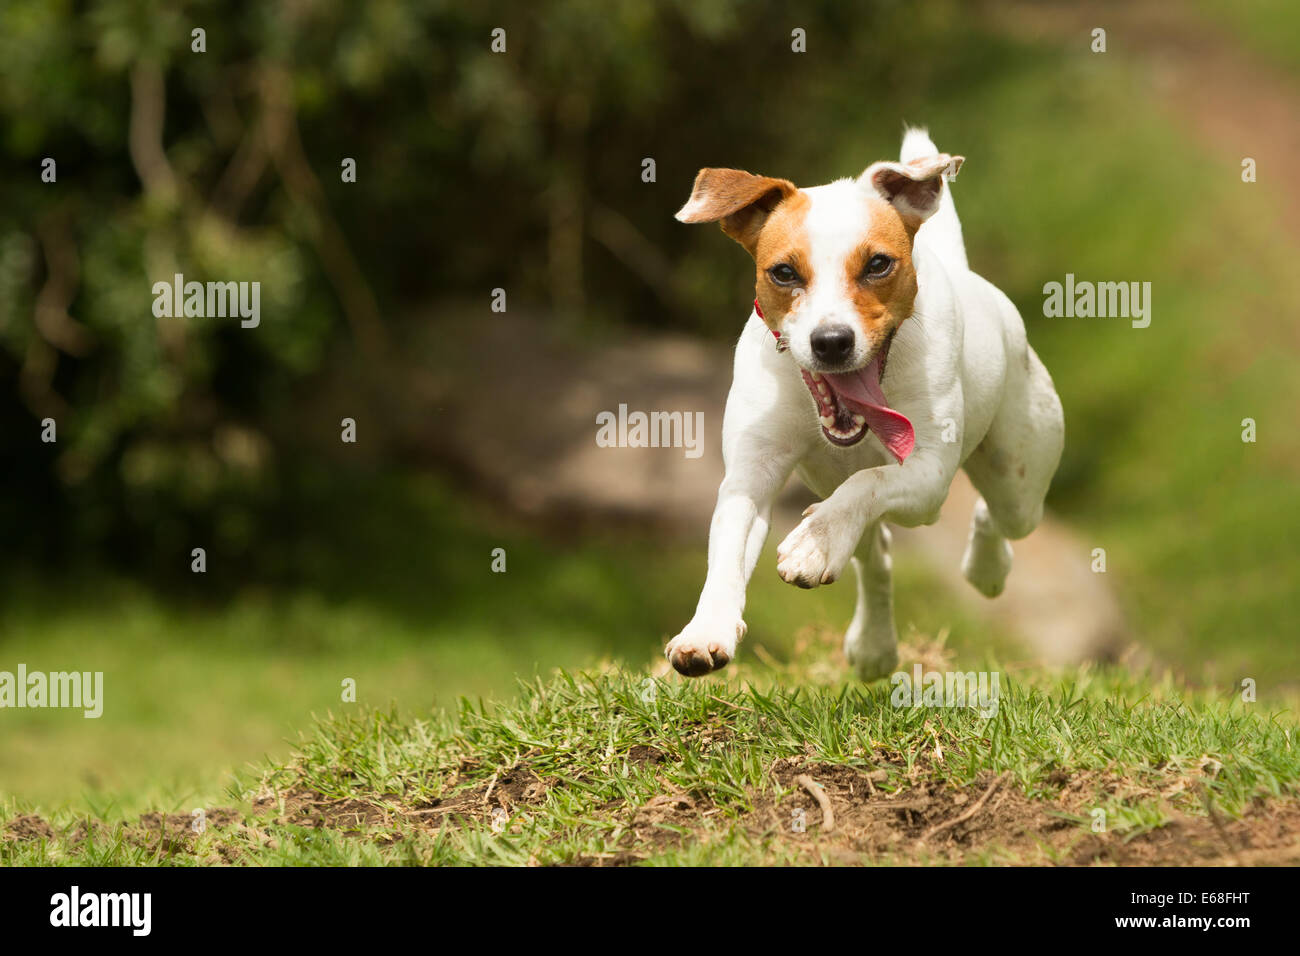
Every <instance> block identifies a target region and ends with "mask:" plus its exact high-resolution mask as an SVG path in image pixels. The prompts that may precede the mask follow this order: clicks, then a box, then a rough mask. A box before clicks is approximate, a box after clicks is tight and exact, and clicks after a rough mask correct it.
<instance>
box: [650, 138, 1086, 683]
mask: <svg viewBox="0 0 1300 956" xmlns="http://www.w3.org/2000/svg"><path fill="white" fill-rule="evenodd" d="M899 160H900V161H899V162H878V163H874V164H873V165H871V166H869V167H867V169H866V171H865V172H863V173H862V175H861V176H859V177H858V178H857V179H841V180H839V181H837V182H833V183H831V184H829V185H827V186H818V187H815V188H811V189H800V188H798V187H796V186H795V185H794V183H792V182H790V181H788V180H785V179H772V178H770V177H767V176H754V175H751V174H750V173H746V172H741V171H740V170H735V169H702V170H700V173H699V175H698V176H697V177H696V179H695V188H694V189H693V191H692V192H691V198H690V200H689V201H688V202H687V203H686V205H685V206H683V207H682V208H681V210H680V211H679V212H678V213H677V218H678V219H679V220H681V221H682V222H720V223H721V225H722V231H723V232H725V233H726V234H727V235H728V236H730V237H731V238H732V239H735V240H736V241H737V242H739V243H740V244H741V245H742V246H744V247H745V249H746V251H748V252H749V254H750V255H751V256H753V257H754V262H755V265H756V266H757V290H756V291H757V297H756V299H755V301H754V311H753V312H752V313H751V315H750V317H749V322H748V324H746V326H745V330H744V332H743V333H742V334H741V337H740V342H739V344H738V345H737V347H736V362H735V370H734V377H733V381H732V385H731V392H730V394H729V395H728V398H727V407H726V414H725V416H724V420H723V425H722V454H723V461H724V463H725V466H726V477H725V478H724V479H723V481H722V485H721V487H720V488H719V489H718V503H717V507H716V508H715V509H714V512H713V521H712V525H711V526H710V529H709V569H708V575H707V577H706V578H705V581H704V589H703V592H702V593H701V594H700V600H699V604H698V606H697V607H696V610H695V616H694V617H693V618H692V619H691V622H690V623H689V624H687V625H686V627H685V628H684V629H683V630H682V632H681V633H680V634H678V635H677V636H676V637H674V638H673V639H672V640H671V641H670V642H669V643H668V646H667V648H666V651H665V653H666V654H667V656H668V659H669V660H670V661H671V662H672V665H673V667H675V668H676V669H677V670H678V671H679V672H681V673H682V674H686V675H688V676H698V675H701V674H707V673H708V672H709V671H713V670H718V669H719V668H721V667H725V666H726V664H727V662H728V661H730V660H731V658H732V657H734V656H735V654H736V645H737V644H738V643H739V642H740V640H741V638H743V637H744V635H745V622H744V620H743V617H742V616H743V613H744V609H745V588H746V586H747V584H748V582H749V577H750V575H751V574H752V573H753V571H754V566H755V564H757V563H758V557H759V553H760V552H761V551H762V548H763V542H764V540H766V538H767V531H768V523H769V520H770V518H771V514H772V502H773V501H774V499H775V498H776V496H777V494H778V493H779V492H780V491H781V489H782V487H783V486H784V485H785V483H786V480H787V479H788V478H789V476H790V474H791V472H797V473H798V475H799V477H800V478H801V479H802V480H803V482H804V484H806V485H807V486H808V488H809V489H811V490H812V492H813V493H814V494H816V495H818V496H819V497H821V498H822V501H821V502H819V503H817V504H813V505H811V506H810V507H809V508H808V510H807V511H805V512H804V513H803V521H802V522H801V523H800V524H799V525H798V526H797V527H796V528H795V529H794V530H793V531H792V532H790V534H789V535H788V536H787V537H786V539H785V540H784V541H782V542H781V545H780V547H779V548H778V549H777V566H776V570H777V573H778V574H780V575H781V578H782V579H783V580H785V581H786V582H788V583H790V584H797V585H798V586H799V587H802V588H814V587H817V586H818V585H820V584H829V583H831V582H832V581H834V580H836V579H837V578H838V577H839V576H840V574H841V573H842V572H843V571H844V566H845V565H846V564H848V563H850V562H851V563H852V564H853V569H854V571H855V572H856V573H857V584H858V601H857V610H856V611H855V612H854V615H853V621H852V623H851V624H850V625H849V629H848V633H847V634H846V635H845V636H844V653H845V656H846V657H847V658H848V660H849V662H850V663H851V664H852V665H853V667H854V669H855V670H856V672H857V674H858V676H859V677H860V678H861V679H862V680H875V679H876V678H880V677H884V676H886V675H888V674H889V673H891V672H892V671H893V670H894V668H895V667H896V666H897V663H898V652H897V646H896V645H897V631H896V630H895V627H894V610H893V597H892V584H891V574H890V569H891V560H890V555H889V541H890V536H889V531H888V529H887V528H886V527H885V523H886V522H891V523H893V524H897V525H902V526H904V527H909V528H911V527H916V526H917V525H923V524H931V523H933V522H934V521H935V520H936V519H937V518H938V516H939V509H940V507H941V506H942V505H943V503H944V499H945V498H946V497H947V495H948V486H949V485H950V484H951V483H952V480H953V476H954V475H955V474H956V473H957V469H958V468H964V469H965V471H966V474H967V475H968V476H969V477H970V480H971V483H972V484H973V485H974V486H975V488H976V490H977V491H979V493H980V496H981V497H980V499H979V500H978V501H977V502H976V504H975V512H974V515H973V516H972V520H971V528H970V540H969V543H968V544H967V546H966V553H965V556H964V557H963V558H962V572H963V573H964V575H965V577H966V579H967V580H968V581H970V583H971V584H973V585H974V586H975V588H976V589H977V590H979V591H980V592H981V593H983V594H985V595H987V596H989V597H995V596H996V595H998V594H1000V593H1001V592H1002V588H1003V586H1004V584H1005V582H1006V577H1007V572H1008V571H1010V570H1011V545H1010V544H1008V543H1007V541H1008V539H1018V538H1023V537H1024V536H1026V535H1027V534H1029V533H1030V532H1031V531H1033V530H1034V527H1035V526H1036V525H1037V524H1038V522H1039V519H1040V518H1041V517H1042V514H1043V498H1044V496H1045V495H1046V494H1047V488H1048V485H1049V484H1050V483H1051V480H1052V475H1053V474H1054V473H1055V471H1056V466H1057V464H1058V462H1059V461H1060V457H1061V448H1062V445H1063V443H1064V434H1065V424H1064V419H1063V416H1062V413H1061V402H1060V399H1059V398H1058V397H1057V395H1056V390H1055V388H1054V387H1053V385H1052V379H1051V376H1050V375H1048V373H1047V369H1046V368H1044V367H1043V363H1042V362H1041V361H1039V359H1038V356H1037V355H1035V354H1034V350H1033V349H1032V348H1030V347H1029V343H1028V342H1027V341H1026V338H1025V326H1024V323H1023V322H1022V321H1021V318H1020V314H1019V313H1018V312H1017V311H1016V307H1015V306H1014V305H1012V304H1011V300H1010V299H1008V298H1007V297H1006V296H1005V295H1004V294H1003V293H1002V292H1001V291H999V290H998V289H997V288H996V287H995V286H993V285H992V284H991V283H989V282H988V281H986V280H985V279H983V278H981V277H980V276H978V275H976V274H975V273H974V272H972V271H971V270H970V268H969V266H968V265H967V263H966V250H965V246H964V244H963V242H962V235H961V224H960V222H958V220H957V211H956V209H955V208H954V207H953V203H952V197H951V195H950V187H949V186H948V184H947V182H946V180H950V179H952V178H953V177H955V176H956V174H957V170H958V169H960V168H961V165H962V162H963V157H961V156H949V155H948V154H946V153H940V152H939V150H938V149H937V147H936V146H935V145H934V143H933V142H932V141H931V140H930V137H929V135H928V134H927V133H926V132H925V131H924V130H919V129H910V130H908V131H907V133H906V134H905V136H904V137H903V146H902V152H901V155H900V157H899Z"/></svg>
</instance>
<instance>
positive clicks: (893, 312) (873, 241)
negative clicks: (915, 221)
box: [844, 197, 916, 348]
mask: <svg viewBox="0 0 1300 956" xmlns="http://www.w3.org/2000/svg"><path fill="white" fill-rule="evenodd" d="M868 202H869V203H870V205H871V222H870V226H869V227H868V229H867V234H866V235H865V236H864V237H863V238H862V241H861V242H860V243H859V244H858V246H857V247H856V248H855V249H854V250H853V252H852V253H851V254H850V255H849V256H848V257H847V258H846V259H845V261H844V277H845V280H846V281H847V283H848V288H849V290H850V294H851V297H852V299H853V306H854V309H855V311H856V312H857V314H858V323H859V325H860V327H861V331H862V334H863V335H864V336H865V337H866V340H867V341H868V342H872V343H874V344H875V346H876V347H877V348H879V347H880V346H881V345H883V344H884V342H885V340H886V339H887V338H888V337H889V336H890V335H891V334H892V333H893V332H894V331H895V330H896V329H897V328H898V327H899V325H901V324H902V322H903V320H904V319H906V318H907V317H908V316H909V315H911V314H912V306H913V304H914V303H915V302H916V269H915V268H914V267H913V265H912V239H913V237H914V236H915V235H916V229H915V228H914V227H913V228H908V223H907V220H906V219H904V217H902V216H900V215H899V213H898V210H896V209H895V208H894V207H893V206H891V205H890V204H889V203H887V202H885V201H884V200H883V199H877V198H875V197H872V198H871V199H869V200H868ZM877 254H883V255H886V256H889V257H890V258H891V259H893V260H894V265H893V268H892V269H891V270H890V272H889V274H888V275H885V276H882V277H879V278H868V277H867V275H866V269H867V263H868V262H870V261H871V257H872V256H875V255H877Z"/></svg>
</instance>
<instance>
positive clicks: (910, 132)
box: [898, 126, 970, 269]
mask: <svg viewBox="0 0 1300 956" xmlns="http://www.w3.org/2000/svg"><path fill="white" fill-rule="evenodd" d="M938 154H939V147H938V146H935V145H934V140H932V139H930V134H929V133H928V132H927V131H926V130H925V129H924V128H922V127H919V126H909V127H908V128H907V129H906V130H905V131H904V133H903V148H902V149H901V150H900V151H899V154H898V158H899V161H900V162H904V163H910V162H911V161H912V160H914V159H923V158H924V157H926V156H937V155H938ZM918 234H919V235H924V236H925V238H926V240H927V241H928V242H929V243H930V246H931V247H932V248H933V249H935V250H936V251H937V252H938V253H939V255H940V256H942V257H943V258H944V259H946V260H948V262H950V263H952V264H954V265H959V266H960V267H961V268H963V269H969V268H970V265H969V264H968V263H967V261H966V243H965V242H964V241H963V240H962V237H961V220H959V219H958V218H957V207H956V206H955V205H953V201H952V183H949V182H945V183H944V184H943V197H942V198H941V199H940V200H939V208H938V210H937V211H936V212H935V214H934V215H933V216H931V217H930V218H929V219H927V220H926V221H925V224H924V225H922V226H921V230H920V233H918Z"/></svg>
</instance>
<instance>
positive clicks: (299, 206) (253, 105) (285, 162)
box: [0, 0, 956, 566]
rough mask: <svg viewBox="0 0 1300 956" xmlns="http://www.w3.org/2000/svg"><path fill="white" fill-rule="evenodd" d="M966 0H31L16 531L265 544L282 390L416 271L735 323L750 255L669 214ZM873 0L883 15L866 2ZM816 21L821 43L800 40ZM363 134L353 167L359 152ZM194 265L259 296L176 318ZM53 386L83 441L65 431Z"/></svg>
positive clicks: (8, 512)
mask: <svg viewBox="0 0 1300 956" xmlns="http://www.w3.org/2000/svg"><path fill="white" fill-rule="evenodd" d="M849 7H853V9H852V10H850V9H849ZM955 9H956V6H955V5H947V4H941V5H939V6H938V7H929V8H927V10H926V11H922V12H920V13H914V12H906V13H905V12H903V11H902V10H901V9H900V5H898V4H893V3H887V2H883V0H882V2H879V3H872V4H865V5H863V4H858V5H844V4H840V3H836V2H831V0H822V2H816V3H810V4H804V5H802V6H801V7H800V8H799V10H798V14H797V17H796V16H794V15H793V14H792V13H791V11H790V10H789V9H788V8H787V7H786V6H785V5H783V4H780V3H776V2H751V3H742V2H740V0H674V2H666V3H661V4H650V3H644V2H640V0H614V2H595V0H555V2H549V3H542V4H519V3H503V2H486V3H475V4H466V3H457V2H446V0H417V2H397V0H374V2H368V3H365V4H346V3H316V2H309V3H295V4H261V3H217V2H189V3H181V4H173V5H165V6H161V7H160V6H159V5H157V4H154V3H150V2H147V0H102V2H95V3H75V2H70V0H53V2H51V0H10V2H7V3H6V4H5V5H4V7H3V10H2V11H0V17H2V18H3V19H2V21H0V112H3V115H4V117H5V120H6V122H5V124H4V127H3V132H2V133H0V153H2V154H3V157H2V158H3V163H4V166H3V181H4V183H5V201H4V203H3V204H0V427H2V428H3V433H4V435H5V438H6V440H5V443H4V448H3V450H2V451H0V455H3V461H0V466H2V467H3V469H4V472H5V475H6V485H7V488H8V491H9V493H8V494H6V495H5V496H4V499H5V500H4V503H3V504H0V521H2V522H3V524H4V526H5V527H6V532H7V534H9V535H10V536H11V541H12V543H13V544H14V545H15V547H14V548H13V549H11V552H10V553H14V552H20V553H22V554H23V555H24V556H25V558H30V557H33V556H40V555H44V556H45V557H48V558H51V559H56V560H59V561H67V560H69V559H70V558H71V557H73V556H82V557H85V556H90V557H94V556H96V555H110V554H111V555H112V558H113V561H114V562H115V563H117V564H119V565H126V566H132V565H136V564H139V565H141V566H144V565H148V564H150V563H152V562H153V561H154V559H155V556H156V555H157V554H158V553H159V552H160V551H165V552H169V557H168V559H167V562H166V563H168V564H170V565H172V566H179V565H178V562H176V561H175V559H174V555H175V554H176V553H178V552H179V553H188V547H187V546H186V545H187V542H192V541H194V540H199V539H202V540H207V541H210V542H211V543H212V545H211V546H212V547H213V548H215V549H217V550H219V551H224V552H227V553H228V554H229V555H230V556H235V555H242V556H244V557H248V556H249V555H250V547H251V546H252V545H253V544H254V543H256V542H257V541H259V540H260V533H259V530H258V529H259V528H261V527H263V526H264V525H265V520H264V519H265V516H266V515H267V514H268V513H272V512H273V511H274V510H275V509H277V508H281V507H288V506H292V501H291V500H290V499H289V498H288V497H287V495H288V493H289V492H288V489H289V488H290V487H291V485H292V484H293V479H292V478H291V477H289V473H290V472H292V471H295V470H300V469H301V468H303V467H307V466H308V465H309V458H310V456H309V455H308V454H306V453H305V452H304V451H303V450H302V449H301V448H299V447H297V445H296V438H295V436H296V431H297V429H296V428H295V423H293V422H285V421H277V418H276V411H277V409H280V408H281V407H283V406H284V405H285V403H286V401H287V400H288V397H289V396H290V394H291V393H292V391H293V389H294V387H295V385H296V384H297V383H299V382H301V381H302V380H303V378H304V376H307V375H310V374H311V373H312V372H313V371H314V370H316V369H318V368H319V367H320V365H321V363H322V361H323V360H324V358H325V356H327V355H328V354H329V353H330V350H331V349H346V350H355V352H356V361H357V362H358V363H359V364H361V365H362V366H363V367H364V369H365V370H366V372H367V374H369V375H371V376H372V377H373V378H374V379H376V380H379V381H382V380H383V378H384V374H385V361H384V359H385V355H386V350H387V349H389V348H391V347H392V342H393V341H394V340H395V339H398V340H400V337H401V332H402V330H401V319H400V318H399V316H400V315H401V313H402V306H403V304H404V303H411V302H417V301H422V300H427V299H429V298H431V297H439V296H446V295H449V294H453V293H455V294H461V295H466V294H468V295H474V296H483V297H486V296H487V294H488V292H489V290H490V289H492V288H494V287H497V286H502V287H507V288H508V289H509V292H510V295H511V296H512V301H514V302H518V301H530V300H531V301H535V302H542V303H549V305H550V307H551V309H552V311H553V312H554V314H555V315H556V316H557V322H560V323H562V324H566V325H567V326H570V327H573V326H581V327H585V328H592V327H599V326H600V325H601V324H602V323H607V322H609V321H611V320H630V321H644V322H655V323H657V324H659V325H667V326H677V327H679V328H689V329H702V330H704V331H709V332H714V333H717V332H719V331H723V330H725V331H727V332H730V331H731V330H732V329H733V327H734V323H733V318H734V312H735V308H734V305H735V302H736V300H737V297H736V294H735V293H736V290H737V289H738V288H742V287H743V284H744V282H745V281H746V280H745V273H746V272H747V269H746V267H745V265H744V263H743V262H742V261H741V260H740V258H739V257H736V256H733V255H731V253H732V251H733V250H731V249H726V248H723V246H722V244H720V243H717V242H715V241H714V240H715V239H716V236H713V235H708V236H705V235H702V234H700V232H699V231H692V230H686V229H683V228H681V227H680V226H679V225H678V224H677V223H675V222H674V221H673V220H672V219H671V216H670V213H671V210H672V209H674V208H676V205H677V204H679V203H680V201H681V200H682V199H683V198H684V196H685V194H686V192H687V191H688V190H689V185H690V182H691V180H692V178H693V175H694V172H695V170H696V169H697V168H698V167H699V166H701V165H707V164H722V163H727V164H733V165H746V164H749V165H754V166H757V165H760V164H762V163H765V162H766V163H777V162H781V163H784V162H786V161H788V162H789V163H790V165H791V167H792V168H798V167H799V166H800V165H805V168H806V164H804V163H801V160H807V159H810V158H812V157H819V156H822V155H823V152H824V140H825V138H826V136H827V135H828V134H829V133H830V132H832V131H833V130H835V129H836V127H838V126H839V125H841V124H842V123H843V122H845V121H846V120H850V121H852V122H865V121H867V119H868V118H869V116H870V113H871V111H872V103H873V102H874V101H878V100H879V99H881V98H887V97H889V96H890V95H891V94H892V93H893V92H896V91H898V90H900V89H902V88H903V86H905V85H907V84H911V83H913V82H914V80H915V76H914V75H911V74H912V72H913V71H914V69H915V68H914V67H913V66H910V65H908V64H909V55H910V52H911V51H912V50H913V49H915V45H916V44H917V43H919V42H920V35H921V34H926V35H930V36H931V38H933V34H934V30H935V27H936V25H940V24H942V23H943V22H944V20H943V14H944V13H945V10H946V11H947V12H951V11H952V10H955ZM864 16H866V17H868V18H869V19H870V22H871V23H872V26H873V30H872V31H863V30H860V29H852V27H854V26H855V25H858V24H860V23H861V22H862V20H861V18H862V17H864ZM904 16H906V17H907V18H908V21H909V26H910V28H909V29H908V30H891V29H890V28H891V25H893V24H895V23H897V22H899V18H900V17H904ZM917 18H920V20H921V21H924V22H923V23H921V26H922V27H923V29H921V30H920V31H919V32H918V30H917V29H916V27H917ZM755 24H764V25H765V26H766V27H767V28H765V29H764V30H763V31H761V34H756V31H755ZM795 26H798V27H801V28H803V29H805V30H806V31H807V32H808V34H809V35H810V36H811V37H813V39H812V41H811V42H812V43H813V44H814V49H816V51H817V55H816V56H808V57H792V55H791V54H790V52H789V43H790V31H791V29H792V28H793V27H795ZM496 27H501V28H504V29H505V30H506V43H507V52H506V54H505V55H501V54H499V53H494V52H493V51H492V49H491V39H492V31H493V29H494V28H496ZM195 28H202V29H203V30H204V31H205V42H206V51H205V52H202V53H200V52H194V51H193V50H192V42H193V41H192V36H191V31H192V30H193V29H195ZM945 29H948V28H945ZM953 29H955V28H953ZM877 31H879V32H877ZM886 33H888V34H889V35H890V36H891V39H890V42H888V43H886V42H882V39H883V36H884V35H885V34H886ZM760 37H761V38H760ZM776 62H780V63H781V64H782V66H783V69H782V71H781V73H780V74H779V75H778V74H776V73H774V71H773V64H774V63H776ZM846 62H851V63H854V64H856V66H855V67H854V76H855V79H856V81H857V82H859V83H861V88H862V91H863V99H862V108H861V110H860V115H858V116H853V117H849V116H846V115H845V114H844V113H843V108H844V105H845V104H844V103H843V101H842V98H834V97H831V96H829V95H828V94H830V93H831V92H833V88H834V85H835V84H836V82H837V80H839V79H842V77H843V66H842V65H843V64H844V63H846ZM743 91H752V96H751V95H746V94H745V93H744V92H743ZM868 91H869V92H868ZM819 99H822V100H824V103H825V105H824V107H823V108H816V107H814V108H812V109H810V108H808V104H809V103H810V102H811V103H817V102H818V101H819ZM891 132H892V130H891ZM46 157H51V158H53V159H54V160H55V161H56V163H57V182H55V183H46V182H43V181H42V179H41V172H42V161H43V160H44V159H45V158H46ZM344 157H351V158H354V159H355V160H356V161H357V168H358V177H357V182H356V183H355V184H345V183H343V182H341V181H340V163H341V162H342V160H343V158H344ZM646 157H652V158H654V159H655V160H656V163H657V167H658V168H657V181H656V182H654V183H644V182H642V180H641V170H642V160H643V159H644V158H646ZM679 262H680V263H684V264H685V265H684V266H683V267H682V268H680V269H678V268H677V267H676V266H675V265H674V264H675V263H679ZM175 273H182V274H184V276H185V277H186V280H187V281H196V280H197V281H201V282H202V281H209V280H212V281H231V280H234V281H259V282H260V283H261V294H262V314H263V317H264V318H263V321H262V323H261V325H260V327H259V328H257V329H256V330H255V331H254V330H244V329H241V328H239V327H238V323H237V322H233V321H231V320H228V319H225V320H223V319H219V318H188V319H187V318H155V317H154V316H153V314H152V311H151V306H152V302H153V296H152V292H151V288H152V284H153V283H154V282H156V281H159V280H170V278H171V277H172V276H173V275H174V274H175ZM719 279H721V280H722V281H719ZM740 301H744V294H743V292H742V293H741V294H740ZM706 317H712V318H711V319H706ZM47 417H48V418H53V419H54V420H55V421H56V422H57V429H58V441H57V443H56V444H43V443H41V442H40V441H39V440H38V438H39V435H40V428H39V422H40V421H41V420H42V419H44V418H47ZM33 505H35V507H33Z"/></svg>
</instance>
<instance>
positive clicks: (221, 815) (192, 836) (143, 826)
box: [78, 807, 243, 854]
mask: <svg viewBox="0 0 1300 956" xmlns="http://www.w3.org/2000/svg"><path fill="white" fill-rule="evenodd" d="M242 819H243V815H242V814H240V813H239V811H237V810H232V809H230V808H228V807H216V808H213V809H210V810H209V809H205V810H204V811H203V818H202V820H203V824H202V826H203V830H204V832H206V830H207V829H209V828H212V827H224V826H230V825H232V824H236V823H239V822H240V821H241V820H242ZM81 826H82V825H79V826H78V832H80V831H81ZM195 826H196V818H195V817H194V816H192V815H190V814H188V813H146V814H144V815H143V816H141V817H140V819H139V820H138V821H137V822H136V823H135V824H134V825H133V826H129V827H127V828H126V838H127V840H129V841H130V842H131V843H133V844H135V845H136V846H141V847H146V848H148V849H150V850H160V851H162V852H163V853H169V854H170V853H191V852H193V850H194V844H195V843H196V842H197V840H198V838H199V835H200V833H199V831H198V830H196V829H195ZM83 839H84V837H83Z"/></svg>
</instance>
